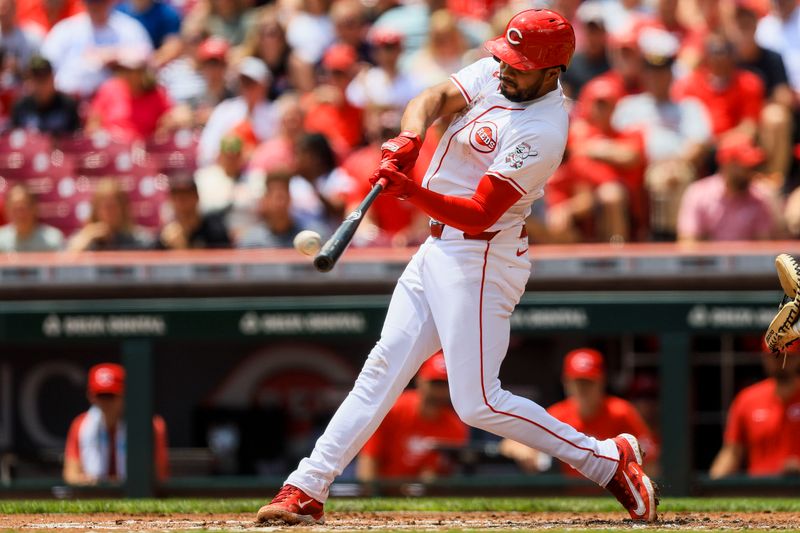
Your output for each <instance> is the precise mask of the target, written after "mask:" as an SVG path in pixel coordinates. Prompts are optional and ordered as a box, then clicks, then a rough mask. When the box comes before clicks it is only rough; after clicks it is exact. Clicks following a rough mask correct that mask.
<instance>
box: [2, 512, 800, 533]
mask: <svg viewBox="0 0 800 533" xmlns="http://www.w3.org/2000/svg"><path fill="white" fill-rule="evenodd" d="M634 525H635V529H636V530H637V531H639V530H641V529H643V528H642V526H641V525H639V524H634V523H633V522H631V521H630V520H625V519H623V515H622V514H620V513H554V512H543V513H485V512H460V513H443V512H436V513H426V512H375V513H329V514H328V515H327V522H326V524H325V525H324V526H313V527H303V528H302V529H301V531H360V530H408V531H419V530H423V531H425V530H427V531H443V530H448V529H492V530H495V531H497V530H500V531H502V530H540V529H542V530H548V529H575V530H580V529H590V530H591V529H610V528H623V529H627V528H631V529H633V526H634ZM657 527H658V528H659V529H669V530H718V529H730V530H734V529H735V530H740V529H777V530H798V529H800V517H799V516H798V515H797V513H780V512H762V513H737V512H730V513H727V512H726V513H669V512H668V513H664V514H663V516H662V517H661V520H660V522H659V523H658V525H657ZM4 529H11V530H40V531H41V530H57V531H59V532H65V533H66V532H72V531H87V530H92V531H173V530H181V531H185V530H194V529H198V530H229V531H250V530H257V531H287V530H295V531H297V527H294V528H286V527H276V526H270V525H266V526H264V525H258V524H255V523H254V522H253V514H210V513H209V514H207V515H204V514H183V515H182V514H161V515H120V514H106V513H98V514H39V515H30V514H29V515H6V516H0V530H4Z"/></svg>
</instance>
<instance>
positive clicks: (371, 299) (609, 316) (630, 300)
mask: <svg viewBox="0 0 800 533" xmlns="http://www.w3.org/2000/svg"><path fill="white" fill-rule="evenodd" d="M793 245H794V244H793ZM780 249H784V250H785V249H786V246H781V245H775V246H774V247H773V248H769V247H759V248H758V249H757V250H755V251H753V252H752V253H751V254H749V255H748V254H744V253H743V249H741V248H739V249H737V250H734V251H732V252H730V254H729V255H724V254H722V255H720V254H717V255H708V256H705V255H702V254H701V255H697V254H696V253H689V254H688V256H689V257H690V260H686V257H687V256H686V255H680V254H676V255H670V254H661V253H659V254H656V255H650V256H648V257H647V258H645V259H646V260H643V261H644V263H645V264H648V265H650V266H651V268H653V267H655V270H656V271H660V272H662V273H667V274H668V275H669V276H671V277H672V278H671V279H672V281H673V282H675V281H676V280H679V279H680V278H681V277H686V279H684V282H685V283H689V282H690V281H693V282H694V283H697V280H703V279H704V276H705V277H707V276H710V273H711V272H713V271H716V272H718V273H720V272H723V275H722V276H718V277H721V278H726V279H725V280H724V283H723V282H721V281H720V279H717V280H716V281H715V282H714V283H708V284H707V285H708V286H709V287H712V288H714V289H717V290H679V291H667V290H661V288H662V286H663V284H664V283H667V282H665V281H664V280H659V279H656V278H657V277H658V276H655V277H654V276H653V275H652V274H651V275H650V276H644V275H641V273H639V272H636V271H635V268H634V267H632V266H631V265H633V262H634V259H632V258H631V257H626V256H625V254H621V253H619V252H618V251H617V252H615V251H614V250H609V251H608V253H607V255H605V258H602V260H600V262H599V263H598V262H597V261H598V259H597V257H596V255H593V256H592V257H591V258H589V259H586V260H585V261H584V262H583V263H582V264H578V263H580V259H574V258H573V261H577V262H578V263H570V262H569V261H568V260H567V258H560V259H559V261H564V264H565V265H572V267H571V270H572V272H564V271H561V272H558V271H557V270H556V269H553V270H551V271H550V272H551V273H556V274H558V275H559V276H561V278H563V279H567V278H568V277H569V276H580V275H581V273H580V272H579V270H580V268H590V269H593V271H594V272H595V274H596V275H597V276H599V277H600V278H602V279H601V281H602V280H605V281H602V282H600V283H598V282H597V281H595V283H594V285H593V286H605V287H606V288H607V289H608V288H613V287H614V286H615V283H614V279H616V278H618V277H620V276H623V275H624V272H617V270H620V269H622V271H625V270H627V271H628V272H629V273H630V275H631V277H633V278H638V279H641V280H644V282H645V283H646V284H648V285H654V286H658V287H659V290H644V289H642V288H641V287H640V288H639V290H620V291H613V290H604V291H591V292H587V291H546V292H545V291H542V290H534V291H529V292H528V293H526V294H525V296H524V297H523V299H522V302H521V303H520V305H519V306H518V308H517V310H516V311H515V313H514V317H513V320H512V335H513V336H514V337H515V338H543V337H552V336H556V337H571V336H586V335H594V336H625V335H628V336H629V335H640V334H643V335H648V336H651V337H653V338H655V339H657V353H656V357H655V358H654V359H653V361H654V362H655V364H656V365H657V369H658V374H659V379H660V385H661V386H660V404H661V405H662V409H661V434H662V439H663V440H662V453H661V460H660V461H661V476H660V484H661V487H662V490H663V492H664V493H665V494H668V495H688V494H698V493H706V492H709V491H713V492H735V491H740V490H745V491H750V492H754V491H768V490H778V491H784V490H796V489H797V488H800V479H798V478H774V479H762V480H756V479H748V478H745V477H741V476H739V477H734V478H730V479H726V480H721V481H714V480H710V479H708V477H707V476H705V475H704V474H703V473H701V472H694V471H693V468H692V460H691V455H692V450H693V449H694V447H693V445H692V444H693V443H692V439H693V430H694V427H695V426H694V425H693V420H694V418H695V415H696V413H693V411H692V402H691V397H690V396H691V391H692V390H693V383H692V379H693V378H692V373H693V363H692V349H693V348H692V340H693V339H694V338H695V337H717V336H720V337H721V336H725V335H733V334H735V335H741V334H752V335H760V334H761V333H762V332H763V330H764V328H765V327H766V325H767V324H768V323H769V321H770V319H771V317H772V316H773V314H774V311H775V309H776V303H777V301H778V299H779V296H780V294H779V292H778V290H777V287H775V288H772V289H768V288H766V287H769V285H770V284H773V285H775V286H776V285H777V284H776V283H774V275H773V274H772V273H771V272H770V270H771V258H772V257H774V253H775V252H776V251H778V250H780ZM393 253H395V254H396V257H395V262H396V263H401V262H402V261H403V260H404V259H405V256H404V254H402V253H401V254H398V253H396V252H393ZM109 257H111V256H109ZM250 258H251V256H248V261H250V260H251V259H250ZM17 259H19V258H17ZM370 260H374V258H373V259H370ZM77 261H79V262H80V265H78V266H76V265H74V264H72V265H71V267H70V268H72V271H71V272H68V271H65V272H61V273H60V274H57V273H54V272H56V269H55V267H52V266H50V267H46V268H53V269H54V270H53V271H52V272H48V273H46V274H42V273H41V272H38V273H34V270H35V268H36V267H35V266H31V264H29V263H26V262H24V261H23V262H21V263H17V264H11V265H10V262H9V261H8V260H7V261H6V262H5V263H3V265H2V268H0V280H3V282H2V284H0V291H6V292H7V293H8V295H9V298H8V299H6V301H4V302H3V304H2V307H0V347H2V346H36V347H41V348H42V349H52V347H54V346H67V345H69V344H71V343H78V342H79V343H105V344H108V343H112V344H115V345H117V346H119V353H120V354H121V359H122V362H123V364H124V365H125V367H126V369H127V372H128V387H127V390H126V396H127V397H126V401H127V405H128V409H127V411H126V418H127V426H128V435H129V436H128V450H129V453H128V473H129V474H128V480H127V482H126V483H125V485H124V487H123V488H122V490H123V491H124V493H125V494H126V495H128V496H130V497H145V496H152V495H154V494H156V493H158V494H183V493H196V492H203V491H206V492H208V491H211V492H253V491H255V490H259V489H268V488H270V487H274V486H275V485H276V484H278V483H280V479H279V478H254V477H186V478H176V479H173V480H170V481H167V482H166V483H163V484H161V485H159V484H157V483H156V481H155V479H154V476H153V472H152V468H150V467H149V465H151V464H152V458H153V450H152V426H151V424H150V423H149V421H150V418H151V416H152V413H153V410H154V402H153V386H154V375H153V374H154V368H155V363H156V357H158V356H157V355H156V352H157V350H156V349H155V347H156V346H157V345H158V343H160V342H163V341H165V340H168V341H169V342H173V343H181V342H187V341H192V342H198V341H199V342H202V341H204V340H208V341H211V340H214V341H217V342H225V341H230V342H239V341H243V340H247V341H252V340H259V341H270V340H272V339H282V338H290V337H297V336H303V337H311V338H315V339H316V340H319V341H321V342H328V341H330V342H336V341H337V339H341V338H345V337H348V336H349V337H352V336H359V337H363V338H366V339H372V340H373V341H374V340H375V339H376V338H377V336H378V333H379V331H380V326H381V323H382V320H383V317H384V314H385V311H386V308H387V304H388V301H389V298H388V296H387V295H386V294H360V295H359V294H338V295H326V296H309V295H302V296H278V297H268V296H259V297H242V296H234V297H226V296H207V297H189V296H179V295H176V294H174V293H176V292H177V293H180V292H181V289H180V280H181V277H182V276H186V275H187V274H186V269H187V267H186V264H187V262H186V260H185V256H184V257H182V258H180V259H178V258H172V259H170V260H169V264H170V265H172V267H174V269H175V270H174V271H172V272H171V273H170V275H169V277H170V278H171V279H172V280H173V281H172V283H173V284H174V285H175V286H174V287H169V288H164V289H163V290H164V292H168V291H172V293H173V294H172V295H171V296H170V297H168V298H167V297H165V298H131V297H130V296H131V294H136V291H135V287H134V290H127V291H125V292H123V293H120V296H121V297H118V298H114V297H109V296H112V295H113V294H109V293H113V289H114V287H117V286H119V285H124V286H127V287H128V288H129V289H130V288H131V285H135V283H131V282H130V280H128V281H125V280H124V279H123V280H122V281H121V282H120V281H119V280H117V279H116V276H118V275H121V276H122V277H123V278H125V277H128V276H146V275H150V276H152V275H153V272H154V271H155V269H154V268H153V267H152V265H151V266H142V265H141V264H139V263H137V262H136V261H132V262H130V263H129V264H127V265H122V266H120V267H119V268H117V269H116V270H115V269H114V268H112V267H109V266H106V267H105V268H107V269H110V270H108V271H107V272H105V275H107V276H109V278H108V279H111V282H109V281H108V279H106V281H103V280H102V279H101V280H100V281H99V282H96V283H97V284H96V286H95V289H96V290H97V291H102V292H103V296H104V298H103V299H77V298H74V297H69V296H70V295H69V294H67V295H65V294H60V298H59V299H56V300H45V299H43V298H44V296H45V294H46V291H45V290H44V289H43V288H42V286H39V287H38V289H37V290H35V291H33V292H32V294H33V295H34V297H35V298H37V299H25V298H24V295H22V294H21V292H20V291H22V290H23V287H24V285H25V283H26V282H24V280H28V282H30V280H31V278H33V279H34V284H35V283H39V284H40V285H47V283H50V284H51V285H58V283H57V281H58V279H62V280H67V281H69V280H72V283H73V284H74V281H75V280H79V281H81V280H82V281H81V284H80V285H81V286H82V287H83V286H85V285H87V283H86V280H87V279H89V278H87V275H86V274H85V273H81V272H80V270H79V269H80V268H84V267H87V265H88V268H95V269H97V268H98V266H97V265H98V264H100V265H101V266H102V261H99V262H98V261H87V260H86V259H78V260H77ZM681 261H684V262H683V263H681ZM256 262H257V261H255V260H253V263H256ZM189 263H191V262H189ZM202 264H203V265H206V267H204V268H206V270H205V271H206V272H207V273H208V270H209V269H208V268H207V264H208V261H204V262H202ZM214 264H215V265H218V267H217V270H216V274H215V273H214V272H211V274H209V275H210V276H212V277H214V276H216V278H222V281H221V282H219V285H220V286H221V288H219V290H220V291H222V292H224V291H225V290H226V281H225V279H224V278H225V276H227V273H228V269H230V268H231V267H230V265H231V264H236V263H235V258H234V260H233V262H231V260H230V258H229V261H228V262H227V263H226V262H224V261H219V262H215V263H214ZM248 264H250V263H248ZM296 264H298V265H300V266H298V267H296V268H298V269H300V270H301V271H304V270H303V269H305V268H306V267H305V266H304V265H303V264H301V263H296ZM576 264H577V266H576ZM581 265H582V266H581ZM587 265H588V266H587ZM123 266H124V268H123ZM191 266H192V268H197V267H198V265H197V263H194V264H192V265H191ZM276 268H280V267H276ZM283 268H284V270H286V272H289V273H290V274H291V268H293V267H283ZM351 268H352V267H351ZM364 268H366V270H365V271H369V268H368V267H364ZM371 268H372V269H373V271H375V270H380V271H381V273H382V275H387V272H388V275H389V276H390V277H391V276H392V275H395V276H396V274H397V272H398V271H399V269H398V267H397V266H396V265H394V264H392V263H391V262H390V264H389V265H388V266H387V265H385V264H381V265H380V266H375V267H371ZM14 269H16V270H14ZM147 269H149V270H150V271H149V272H147V273H144V272H143V271H144V270H147ZM287 269H288V270H287ZM737 269H738V270H737ZM101 270H102V269H101ZM211 270H213V269H211ZM181 272H183V273H181ZM304 272H305V271H304ZM220 273H221V274H220ZM296 273H297V272H295V274H296ZM95 274H97V272H96V273H95ZM59 275H60V276H61V278H59V277H58V276H59ZM99 275H101V276H102V275H103V272H102V271H100V273H99ZM547 275H548V274H547V269H546V268H545V273H544V274H543V276H544V277H545V278H547ZM43 278H46V279H43ZM332 279H334V280H335V279H336V277H335V275H334V277H333V278H332ZM20 280H23V281H20ZM37 280H38V281H37ZM297 282H298V286H299V285H303V280H300V279H297ZM586 282H587V280H586V279H582V280H581V281H580V283H581V284H583V285H585V284H586ZM624 282H625V283H629V282H630V278H628V279H626V280H624ZM311 283H312V284H313V283H319V281H318V280H317V281H312V282H311ZM622 284H623V283H620V285H622ZM670 284H671V283H670ZM677 284H678V285H680V283H677ZM724 284H727V286H728V287H731V289H732V290H730V289H729V290H722V289H720V286H721V285H724ZM67 285H68V286H67V289H70V287H72V285H70V283H67ZM88 285H91V283H88ZM737 286H739V287H747V288H753V287H755V288H759V289H760V290H737V289H736V287H737ZM51 288H52V287H51ZM55 289H59V287H55ZM61 289H63V287H61ZM312 289H313V287H312ZM537 289H539V288H538V287H537ZM83 290H85V289H83ZM188 292H190V293H191V292H192V291H188ZM298 292H304V293H307V292H314V291H313V290H309V289H308V286H307V285H306V286H305V288H304V290H302V291H298ZM353 292H359V291H353ZM363 292H368V291H363ZM73 296H74V295H73ZM122 296H124V297H122ZM0 422H2V421H0ZM498 482H499V480H497V479H493V478H481V477H480V476H470V477H459V478H452V479H448V480H441V481H439V482H436V483H434V484H431V485H430V486H429V487H428V490H429V491H433V492H436V491H438V490H440V489H441V490H447V489H451V490H453V491H463V490H467V489H469V488H470V487H479V486H496V485H497V484H498ZM500 482H506V483H507V485H508V486H510V487H512V488H523V489H526V488H527V489H537V488H539V489H547V488H565V487H573V486H576V485H577V486H580V485H581V483H580V482H574V481H572V480H565V479H564V478H562V477H561V476H552V475H544V476H517V477H516V478H508V479H507V480H506V479H505V478H504V479H503V480H502V481H500ZM54 483H55V484H57V482H55V481H54V480H40V481H36V480H24V479H19V480H14V481H12V482H11V483H9V484H7V485H6V486H3V487H2V488H0V490H2V494H4V495H13V494H22V493H26V492H29V493H35V492H37V491H41V490H42V489H45V488H46V487H48V486H49V485H52V484H54ZM102 490H105V489H102ZM111 490H114V489H111ZM80 492H81V491H80V490H79V491H78V494H80ZM345 493H346V490H345Z"/></svg>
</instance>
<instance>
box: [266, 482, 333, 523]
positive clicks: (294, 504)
mask: <svg viewBox="0 0 800 533" xmlns="http://www.w3.org/2000/svg"><path fill="white" fill-rule="evenodd" d="M322 505H323V504H322V503H321V502H318V501H317V500H315V499H314V498H312V497H311V496H309V495H308V494H306V493H305V492H303V491H302V490H300V489H298V488H297V487H295V486H293V485H284V486H283V487H281V490H279V491H278V494H276V495H275V497H274V498H272V501H271V502H269V504H268V505H265V506H263V507H262V508H261V509H259V510H258V515H257V516H256V521H257V522H273V521H274V522H283V523H284V524H324V523H325V512H324V511H323V510H322Z"/></svg>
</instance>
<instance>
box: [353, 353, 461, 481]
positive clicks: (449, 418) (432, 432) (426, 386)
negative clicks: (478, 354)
mask: <svg viewBox="0 0 800 533" xmlns="http://www.w3.org/2000/svg"><path fill="white" fill-rule="evenodd" d="M416 385H417V388H416V389H413V390H407V391H405V392H403V393H402V394H401V395H400V397H399V398H398V399H397V402H396V403H395V404H394V406H393V407H392V408H391V409H390V410H389V413H388V414H387V415H386V418H384V419H383V422H382V423H381V425H380V426H378V429H377V430H376V431H375V433H374V434H373V435H372V437H370V439H369V440H368V441H367V443H366V444H365V445H364V448H363V449H362V450H361V453H360V454H359V456H358V463H357V465H356V476H357V477H358V479H359V480H360V481H363V482H370V481H374V480H375V479H378V478H422V479H426V480H430V479H432V478H435V477H437V476H442V475H446V474H448V473H450V471H451V465H449V464H448V463H447V461H446V459H445V457H444V456H443V455H442V454H441V453H439V452H438V451H436V446H437V445H446V446H461V445H464V444H466V442H467V437H468V434H469V432H468V429H467V426H466V425H464V423H463V422H462V421H461V420H460V419H459V418H458V415H457V414H456V412H455V410H454V409H453V406H452V405H451V404H450V391H449V389H448V385H447V369H446V368H445V363H444V355H443V354H442V352H441V351H439V352H437V353H435V354H434V355H433V356H431V358H430V359H428V360H427V361H426V362H425V363H423V364H422V367H421V368H420V369H419V373H418V374H417V380H416Z"/></svg>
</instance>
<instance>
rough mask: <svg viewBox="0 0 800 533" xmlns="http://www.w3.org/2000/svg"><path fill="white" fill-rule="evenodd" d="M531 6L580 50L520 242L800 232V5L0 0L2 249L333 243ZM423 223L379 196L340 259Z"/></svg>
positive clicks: (738, 0) (737, 0)
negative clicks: (418, 118) (417, 116)
mask: <svg viewBox="0 0 800 533" xmlns="http://www.w3.org/2000/svg"><path fill="white" fill-rule="evenodd" d="M529 7H550V8H552V9H555V10H557V11H560V12H561V13H563V14H564V15H565V16H567V17H568V18H569V19H570V20H571V21H572V22H573V24H574V27H575V30H576V34H577V39H578V49H577V53H576V55H575V58H574V60H573V62H572V65H571V66H570V68H569V70H568V71H567V72H565V73H564V75H563V78H562V86H563V89H564V91H565V92H566V94H567V95H568V96H569V97H570V99H571V100H570V104H571V114H572V123H571V133H570V139H569V143H568V147H567V151H566V153H565V155H564V160H563V163H562V165H561V167H560V168H559V169H558V171H557V172H556V174H555V176H553V178H552V179H551V180H550V183H549V185H548V187H547V190H546V196H545V198H544V200H541V201H538V202H536V204H535V205H534V212H533V213H532V214H531V216H530V218H529V221H528V226H529V235H530V236H531V240H532V242H538V243H577V242H617V243H622V242H636V241H673V240H681V241H692V240H759V239H776V238H786V237H797V236H798V235H800V189H798V188H797V187H796V186H797V185H798V183H800V171H799V170H798V169H799V168H800V165H798V160H800V148H798V146H800V145H798V144H797V142H798V140H800V132H798V130H800V128H798V127H796V126H797V124H798V108H799V106H798V95H800V8H798V5H797V1H796V0H584V1H580V0H549V1H546V0H526V1H521V2H518V1H515V0H513V1H505V0H273V1H272V2H269V3H264V2H263V0H120V1H116V0H22V1H15V0H0V52H1V53H0V56H1V57H0V61H1V63H0V66H1V68H0V130H2V132H3V133H2V134H1V135H0V224H5V226H3V227H2V228H0V251H33V250H58V249H70V250H112V249H113V250H118V249H144V248H160V249H182V248H225V247H251V248H252V247H286V246H289V245H290V244H291V241H292V238H293V237H294V235H295V234H296V233H297V232H298V231H300V230H303V229H313V230H316V231H319V232H320V233H321V234H323V236H324V235H325V234H329V233H330V232H331V231H332V229H333V228H335V227H336V225H337V224H338V222H339V221H340V220H341V219H342V217H343V216H344V214H345V213H346V212H348V210H349V209H351V208H352V207H353V206H354V205H356V204H357V202H358V201H359V200H360V198H361V197H363V195H364V193H365V191H366V190H367V188H368V187H369V183H368V181H367V178H368V176H369V175H370V174H371V173H372V171H373V169H374V168H375V166H376V165H377V163H378V161H379V159H380V148H379V147H380V144H381V142H382V141H383V140H385V139H387V138H390V137H392V136H394V135H396V134H397V133H398V130H399V123H400V117H401V115H402V111H403V109H404V107H405V105H406V104H407V103H408V101H409V100H410V99H411V98H412V97H413V96H414V95H415V94H417V93H418V92H419V91H420V90H422V89H424V88H425V87H428V86H431V85H433V84H436V83H440V82H443V81H445V82H446V80H447V79H448V76H449V74H451V73H453V72H455V71H457V70H459V69H460V68H462V67H463V66H465V65H467V64H469V63H471V62H472V61H474V60H476V59H478V58H480V57H483V56H485V55H486V52H485V51H484V50H483V48H482V43H483V41H484V40H485V39H487V38H490V37H493V36H495V35H498V34H499V33H501V32H502V31H503V28H504V26H505V24H506V22H507V21H508V20H509V18H510V17H511V16H512V15H513V14H514V13H516V12H517V11H519V10H521V9H525V8H529ZM445 126H446V124H435V125H434V126H432V127H431V130H430V131H429V132H428V135H427V138H426V142H425V145H424V147H423V150H422V155H421V157H420V160H419V162H418V163H417V166H416V169H415V171H414V173H415V177H416V178H417V179H420V178H421V176H422V175H423V174H424V172H425V171H426V169H427V166H428V163H429V162H430V161H431V159H432V157H433V152H434V150H435V147H436V144H437V143H438V141H439V139H440V138H441V134H442V132H443V131H444V127H445ZM477 177H478V176H476V179H477ZM427 224H428V219H427V217H426V216H424V215H423V214H422V213H420V212H419V211H417V210H416V209H415V208H414V207H413V206H411V205H410V204H408V203H405V202H402V201H399V200H396V199H394V198H389V197H381V198H380V199H379V201H378V202H377V203H376V205H375V207H374V208H373V209H372V210H371V211H370V213H369V220H368V221H367V222H366V223H365V224H363V226H362V228H361V229H360V231H359V234H358V235H357V238H356V241H355V245H357V246H406V245H414V244H417V243H419V242H421V241H422V240H424V239H425V238H426V236H427V235H428V231H427Z"/></svg>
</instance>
